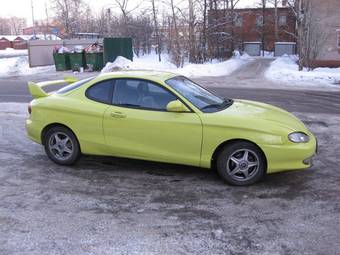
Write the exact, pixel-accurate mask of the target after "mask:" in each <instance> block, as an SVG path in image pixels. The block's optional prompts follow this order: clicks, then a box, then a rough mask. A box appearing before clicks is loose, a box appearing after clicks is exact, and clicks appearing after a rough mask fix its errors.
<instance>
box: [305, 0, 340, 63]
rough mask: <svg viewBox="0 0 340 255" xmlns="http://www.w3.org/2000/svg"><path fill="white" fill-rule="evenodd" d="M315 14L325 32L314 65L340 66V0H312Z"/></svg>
mask: <svg viewBox="0 0 340 255" xmlns="http://www.w3.org/2000/svg"><path fill="white" fill-rule="evenodd" d="M310 1H312V8H313V15H315V18H316V19H317V21H318V24H319V25H320V30H321V31H322V32H323V33H324V34H325V41H324V43H323V44H322V47H321V49H320V54H319V56H318V57H317V59H316V61H315V64H314V66H325V67H340V0H327V1H319V0H310Z"/></svg>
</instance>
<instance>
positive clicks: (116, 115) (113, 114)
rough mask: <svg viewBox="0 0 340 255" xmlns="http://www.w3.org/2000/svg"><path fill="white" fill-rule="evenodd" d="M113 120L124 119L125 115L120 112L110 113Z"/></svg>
mask: <svg viewBox="0 0 340 255" xmlns="http://www.w3.org/2000/svg"><path fill="white" fill-rule="evenodd" d="M111 117H113V118H126V115H125V114H124V113H122V112H111Z"/></svg>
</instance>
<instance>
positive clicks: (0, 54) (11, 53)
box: [0, 48, 28, 58]
mask: <svg viewBox="0 0 340 255" xmlns="http://www.w3.org/2000/svg"><path fill="white" fill-rule="evenodd" d="M27 55H28V51H27V50H15V49H12V48H7V49H5V50H0V58H9V57H18V56H27Z"/></svg>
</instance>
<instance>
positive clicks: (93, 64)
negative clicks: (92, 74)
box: [85, 52, 104, 71]
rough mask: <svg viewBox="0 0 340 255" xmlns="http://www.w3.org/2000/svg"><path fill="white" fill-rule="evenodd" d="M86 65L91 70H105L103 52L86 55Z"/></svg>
mask: <svg viewBox="0 0 340 255" xmlns="http://www.w3.org/2000/svg"><path fill="white" fill-rule="evenodd" d="M85 57H86V65H87V68H88V69H89V70H92V71H100V70H102V69H103V66H104V62H103V52H92V53H86V54H85Z"/></svg>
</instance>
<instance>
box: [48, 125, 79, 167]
mask: <svg viewBox="0 0 340 255" xmlns="http://www.w3.org/2000/svg"><path fill="white" fill-rule="evenodd" d="M44 147H45V152H46V154H47V156H48V157H49V158H50V159H51V160H52V161H54V162H55V163H57V164H59V165H72V164H74V163H75V162H76V161H77V160H78V158H79V155H80V149H79V143H78V140H77V138H76V137H75V136H74V134H73V133H72V131H70V130H69V129H67V128H65V127H62V126H57V127H52V128H50V129H49V130H48V131H47V132H46V134H45V136H44Z"/></svg>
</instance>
